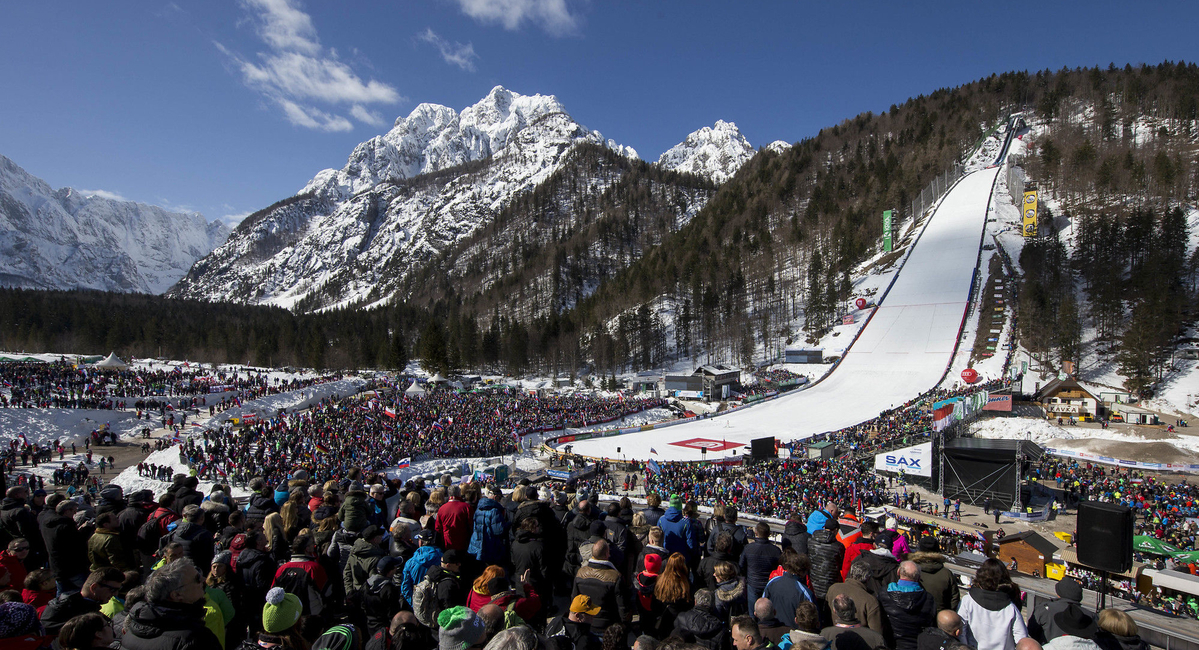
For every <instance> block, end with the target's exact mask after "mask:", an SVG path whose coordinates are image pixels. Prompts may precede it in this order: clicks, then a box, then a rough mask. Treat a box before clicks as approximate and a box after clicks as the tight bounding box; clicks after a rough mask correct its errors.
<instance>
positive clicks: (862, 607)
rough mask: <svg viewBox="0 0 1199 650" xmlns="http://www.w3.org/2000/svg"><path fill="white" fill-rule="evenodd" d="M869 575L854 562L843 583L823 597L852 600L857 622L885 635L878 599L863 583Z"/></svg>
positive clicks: (828, 599)
mask: <svg viewBox="0 0 1199 650" xmlns="http://www.w3.org/2000/svg"><path fill="white" fill-rule="evenodd" d="M869 575H870V570H869V569H868V568H867V567H866V565H865V564H864V563H862V562H855V563H854V564H853V566H851V567H849V576H848V577H847V578H846V579H845V582H839V583H837V584H835V585H833V586H831V587H829V588H828V594H827V595H826V596H825V598H826V600H827V601H831V600H832V599H833V598H836V597H837V596H840V595H841V594H845V595H846V596H849V597H850V599H851V600H853V603H854V605H855V606H856V608H857V613H858V620H859V621H861V622H862V624H863V625H865V626H866V627H868V628H870V629H872V630H874V631H875V632H878V633H879V634H886V632H887V628H886V626H885V624H884V623H883V610H882V608H881V607H879V604H878V599H877V598H875V597H874V596H872V595H871V594H870V592H869V591H867V590H866V585H865V584H864V583H863V580H865V579H866V578H867V577H868V576H869ZM833 622H834V623H835V622H836V621H835V620H834V621H833Z"/></svg>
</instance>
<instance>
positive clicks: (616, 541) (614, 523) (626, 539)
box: [604, 501, 632, 567]
mask: <svg viewBox="0 0 1199 650" xmlns="http://www.w3.org/2000/svg"><path fill="white" fill-rule="evenodd" d="M607 513H608V516H606V517H604V525H605V526H607V527H608V530H607V533H606V534H605V535H604V539H606V540H608V543H609V544H611V545H612V546H611V551H612V562H613V563H614V564H615V565H616V566H618V567H623V566H624V564H625V562H627V559H628V557H629V551H630V550H632V543H631V542H630V538H631V537H632V535H630V534H629V527H628V526H626V525H625V524H624V521H623V520H622V519H621V518H620V504H619V503H617V502H615V501H610V502H608V508H607Z"/></svg>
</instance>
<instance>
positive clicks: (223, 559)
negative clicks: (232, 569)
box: [212, 551, 233, 566]
mask: <svg viewBox="0 0 1199 650" xmlns="http://www.w3.org/2000/svg"><path fill="white" fill-rule="evenodd" d="M212 563H213V564H224V565H226V566H232V565H233V551H221V552H220V553H217V554H216V555H214V556H212Z"/></svg>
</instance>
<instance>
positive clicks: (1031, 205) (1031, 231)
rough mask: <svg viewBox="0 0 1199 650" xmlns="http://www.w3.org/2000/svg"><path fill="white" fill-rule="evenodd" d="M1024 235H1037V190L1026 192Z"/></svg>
mask: <svg viewBox="0 0 1199 650" xmlns="http://www.w3.org/2000/svg"><path fill="white" fill-rule="evenodd" d="M1023 209H1024V236H1025V237H1036V236H1037V191H1036V190H1029V191H1027V192H1025V193H1024V208H1023Z"/></svg>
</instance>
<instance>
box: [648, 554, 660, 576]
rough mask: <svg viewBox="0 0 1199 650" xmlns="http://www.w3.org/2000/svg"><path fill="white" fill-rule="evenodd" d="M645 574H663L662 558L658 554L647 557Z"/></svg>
mask: <svg viewBox="0 0 1199 650" xmlns="http://www.w3.org/2000/svg"><path fill="white" fill-rule="evenodd" d="M645 572H646V573H650V574H657V573H662V556H661V555H658V554H657V553H650V554H649V555H646V556H645Z"/></svg>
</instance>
